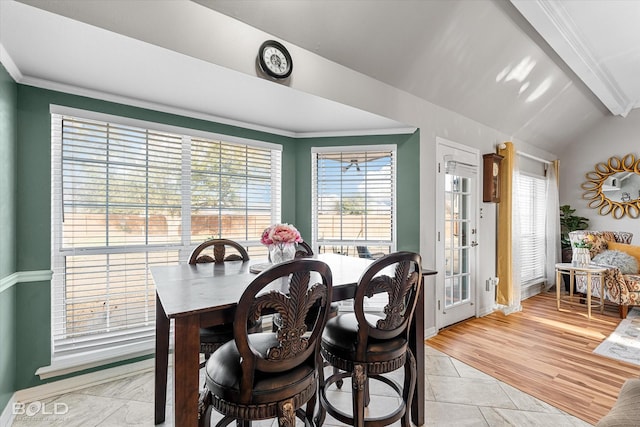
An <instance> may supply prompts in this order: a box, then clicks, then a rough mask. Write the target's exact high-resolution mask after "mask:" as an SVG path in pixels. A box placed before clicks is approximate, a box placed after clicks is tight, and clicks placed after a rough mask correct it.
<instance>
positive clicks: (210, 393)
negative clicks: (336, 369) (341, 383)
mask: <svg viewBox="0 0 640 427" xmlns="http://www.w3.org/2000/svg"><path fill="white" fill-rule="evenodd" d="M312 272H313V273H314V274H313V276H312V274H311V273H312ZM312 278H313V280H312ZM283 281H284V283H285V286H283ZM331 292H332V277H331V270H330V269H329V266H328V265H327V264H325V263H324V262H322V261H318V260H315V259H306V258H297V259H293V260H291V261H285V262H283V263H281V264H277V265H274V266H273V267H271V268H269V269H268V270H265V271H263V272H262V273H260V274H259V275H258V276H257V277H256V278H255V279H254V280H253V281H252V282H251V284H250V285H249V286H248V287H247V289H246V290H245V291H244V293H243V295H242V297H241V298H240V301H239V302H238V307H237V309H236V313H235V320H234V328H233V340H232V341H230V342H228V343H226V344H224V345H223V346H222V347H220V348H219V349H218V350H217V351H216V352H215V353H213V354H212V355H211V357H210V358H209V360H208V361H207V364H206V367H205V388H204V391H203V392H202V393H201V394H200V402H199V405H198V407H199V408H200V414H199V415H200V417H199V420H200V425H201V426H207V427H208V426H209V425H210V423H211V417H212V411H213V410H214V409H215V410H216V411H218V412H219V413H221V414H222V415H223V416H224V417H223V418H222V420H220V421H219V422H218V424H217V425H218V426H225V425H227V424H229V423H230V422H231V421H232V420H234V419H235V420H237V424H238V425H241V426H244V425H248V424H249V423H250V421H252V420H263V419H269V418H278V424H279V425H280V426H288V427H289V426H291V427H292V426H294V425H295V417H296V416H297V417H298V418H300V419H301V420H303V421H304V422H305V424H306V425H311V424H312V422H313V415H314V411H315V407H316V399H317V388H318V378H319V372H320V371H321V368H319V367H321V366H322V363H321V361H322V358H321V357H320V338H321V336H322V330H323V328H324V325H325V323H326V320H327V316H328V312H329V304H330V302H331ZM312 309H314V310H315V313H316V316H315V319H314V321H313V327H312V328H311V329H310V330H309V329H308V328H307V324H306V323H305V319H307V316H308V314H309V312H310V311H311V310H312ZM273 312H276V313H278V314H279V315H280V316H281V318H282V321H283V325H282V327H281V328H280V329H279V330H278V331H277V332H263V333H255V334H249V333H248V331H247V328H246V327H245V325H247V323H248V322H251V321H255V320H256V319H258V318H259V317H260V316H261V315H265V314H268V313H273ZM305 405H306V410H304V411H303V410H302V407H303V406H305Z"/></svg>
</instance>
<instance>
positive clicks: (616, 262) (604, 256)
mask: <svg viewBox="0 0 640 427" xmlns="http://www.w3.org/2000/svg"><path fill="white" fill-rule="evenodd" d="M593 262H595V263H596V264H606V265H612V266H614V267H618V270H620V272H621V273H622V274H638V260H637V259H635V258H634V257H632V256H631V255H629V254H625V253H624V252H620V251H612V250H606V251H602V252H600V253H599V254H598V255H596V256H594V257H593Z"/></svg>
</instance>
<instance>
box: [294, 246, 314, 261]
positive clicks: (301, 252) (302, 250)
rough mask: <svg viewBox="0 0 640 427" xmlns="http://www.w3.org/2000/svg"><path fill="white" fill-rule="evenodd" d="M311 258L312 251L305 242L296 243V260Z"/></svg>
mask: <svg viewBox="0 0 640 427" xmlns="http://www.w3.org/2000/svg"><path fill="white" fill-rule="evenodd" d="M309 256H313V249H311V246H310V245H309V244H308V243H307V242H300V243H298V249H297V250H296V255H295V257H296V258H304V257H309Z"/></svg>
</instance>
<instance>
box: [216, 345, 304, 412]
mask: <svg viewBox="0 0 640 427" xmlns="http://www.w3.org/2000/svg"><path fill="white" fill-rule="evenodd" d="M249 342H250V343H251V345H252V346H253V347H254V348H255V349H256V351H258V352H259V353H260V354H262V355H266V354H267V351H268V350H269V349H270V348H272V347H275V346H277V345H278V340H277V338H276V334H274V333H270V332H269V333H259V334H251V335H249ZM205 371H206V373H205V384H206V386H207V388H208V389H209V390H210V391H211V393H213V394H214V395H216V396H219V397H220V398H222V399H224V400H227V401H229V402H238V401H239V395H240V382H241V377H242V368H241V366H240V354H239V352H238V348H237V347H236V343H235V341H230V342H228V343H226V344H225V345H223V346H222V347H220V348H219V349H218V350H217V351H216V352H214V353H213V354H212V355H211V357H210V358H209V360H208V361H207V364H206V369H205ZM315 380H316V370H315V369H314V368H313V366H309V365H307V364H302V365H299V366H296V367H294V368H292V369H290V370H288V371H285V372H261V371H256V373H255V379H254V388H253V394H252V401H251V402H250V403H254V404H259V403H262V402H271V401H272V400H273V395H274V394H280V393H286V394H288V395H291V396H293V395H296V394H298V393H299V392H301V391H303V390H305V389H306V388H307V387H308V385H309V383H310V382H311V381H315Z"/></svg>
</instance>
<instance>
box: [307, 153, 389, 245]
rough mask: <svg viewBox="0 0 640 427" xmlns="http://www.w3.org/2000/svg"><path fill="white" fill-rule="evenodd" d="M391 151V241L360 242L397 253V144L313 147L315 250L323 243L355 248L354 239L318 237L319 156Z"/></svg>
mask: <svg viewBox="0 0 640 427" xmlns="http://www.w3.org/2000/svg"><path fill="white" fill-rule="evenodd" d="M380 151H389V152H390V153H391V167H392V180H393V182H392V183H391V194H392V195H391V203H392V209H391V227H392V230H391V240H390V241H387V240H379V239H367V240H358V241H357V242H358V243H362V244H363V246H374V245H378V246H382V245H384V246H387V245H388V246H389V251H390V252H395V251H396V248H397V242H396V237H397V217H398V215H397V182H398V168H397V164H398V160H397V159H398V147H397V145H396V144H379V145H344V146H325V147H311V171H312V172H311V193H312V197H311V212H312V215H311V216H312V223H311V227H312V242H313V248H318V247H319V245H320V244H321V243H322V244H323V245H324V246H327V245H339V246H353V243H354V242H355V241H354V240H353V239H326V240H325V239H322V240H320V239H319V237H318V211H319V209H318V167H317V161H318V154H345V153H347V154H348V153H353V154H362V153H366V152H380Z"/></svg>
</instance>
